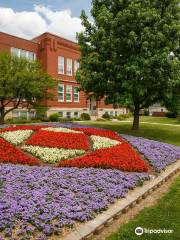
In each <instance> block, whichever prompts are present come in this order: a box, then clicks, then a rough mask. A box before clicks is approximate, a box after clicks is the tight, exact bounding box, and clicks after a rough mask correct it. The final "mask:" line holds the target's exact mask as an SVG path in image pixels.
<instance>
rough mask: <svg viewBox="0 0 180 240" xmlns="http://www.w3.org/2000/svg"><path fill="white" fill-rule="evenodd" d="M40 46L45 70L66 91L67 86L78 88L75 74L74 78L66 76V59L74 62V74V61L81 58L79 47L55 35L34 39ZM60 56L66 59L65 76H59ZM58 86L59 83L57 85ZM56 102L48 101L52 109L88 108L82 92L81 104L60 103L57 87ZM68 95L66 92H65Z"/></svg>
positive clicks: (55, 90) (54, 92)
mask: <svg viewBox="0 0 180 240" xmlns="http://www.w3.org/2000/svg"><path fill="white" fill-rule="evenodd" d="M34 41H37V42H38V43H39V44H40V59H41V60H42V62H43V63H44V69H45V70H46V71H47V72H48V73H49V74H50V75H51V76H53V77H54V78H55V79H57V81H58V82H59V83H62V84H64V87H65V89H66V85H67V84H68V85H72V87H74V86H78V84H77V83H76V81H75V79H74V74H73V75H72V76H67V75H66V59H67V58H71V59H72V60H73V69H72V72H73V73H74V60H78V59H79V57H80V51H79V46H78V45H77V44H75V43H73V42H71V41H67V40H65V39H63V38H60V37H57V36H55V35H52V34H49V33H45V34H43V35H41V36H40V37H37V38H35V39H34ZM58 56H62V57H64V60H65V69H64V72H65V74H63V75H62V74H58ZM57 84H58V83H57ZM53 94H54V100H53V101H48V102H47V105H48V106H51V107H57V108H58V107H59V108H61V107H63V108H65V107H66V108H86V107H87V101H86V97H85V94H84V93H83V92H82V91H81V92H80V102H79V103H74V100H73V98H72V102H66V101H64V102H58V92H57V87H56V88H55V89H54V90H53ZM65 94H66V90H65Z"/></svg>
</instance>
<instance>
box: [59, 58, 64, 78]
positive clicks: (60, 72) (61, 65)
mask: <svg viewBox="0 0 180 240" xmlns="http://www.w3.org/2000/svg"><path fill="white" fill-rule="evenodd" d="M61 60H62V63H61ZM60 67H62V68H63V70H62V71H61V70H60V69H61V68H60ZM58 74H64V57H63V56H58Z"/></svg>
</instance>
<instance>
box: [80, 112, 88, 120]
mask: <svg viewBox="0 0 180 240" xmlns="http://www.w3.org/2000/svg"><path fill="white" fill-rule="evenodd" d="M80 118H81V120H83V121H86V120H91V117H90V115H89V114H88V113H81V116H80Z"/></svg>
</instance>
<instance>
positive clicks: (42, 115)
mask: <svg viewBox="0 0 180 240" xmlns="http://www.w3.org/2000/svg"><path fill="white" fill-rule="evenodd" d="M34 109H35V110H36V119H38V120H41V121H44V120H47V116H46V112H47V110H48V107H46V106H43V105H39V104H37V105H34Z"/></svg>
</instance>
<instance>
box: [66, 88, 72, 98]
mask: <svg viewBox="0 0 180 240" xmlns="http://www.w3.org/2000/svg"><path fill="white" fill-rule="evenodd" d="M68 88H69V89H68ZM67 94H70V96H71V97H70V100H67ZM66 102H72V85H66Z"/></svg>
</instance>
